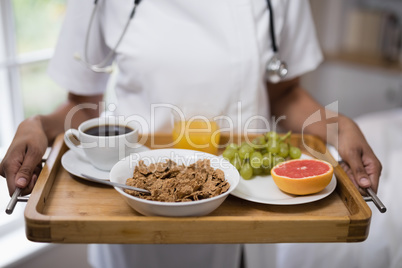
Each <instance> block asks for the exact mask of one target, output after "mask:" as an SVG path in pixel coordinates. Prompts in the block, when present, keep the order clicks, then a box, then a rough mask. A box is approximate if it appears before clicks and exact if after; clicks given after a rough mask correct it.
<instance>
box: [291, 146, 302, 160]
mask: <svg viewBox="0 0 402 268" xmlns="http://www.w3.org/2000/svg"><path fill="white" fill-rule="evenodd" d="M289 155H290V157H291V158H292V159H298V158H300V156H301V151H300V149H299V148H298V147H294V146H290V149H289Z"/></svg>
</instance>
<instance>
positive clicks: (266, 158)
mask: <svg viewBox="0 0 402 268" xmlns="http://www.w3.org/2000/svg"><path fill="white" fill-rule="evenodd" d="M261 166H262V167H263V168H270V167H271V166H272V154H271V153H266V154H264V155H263V156H262V165H261Z"/></svg>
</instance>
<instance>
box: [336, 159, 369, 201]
mask: <svg viewBox="0 0 402 268" xmlns="http://www.w3.org/2000/svg"><path fill="white" fill-rule="evenodd" d="M339 164H340V166H341V167H342V169H343V170H344V171H345V173H346V175H348V177H349V179H350V180H351V181H352V183H353V184H354V186H355V187H356V188H357V189H358V190H359V192H360V194H362V195H367V193H366V192H365V191H363V189H361V188H360V186H359V184H358V183H357V182H356V180H355V177H354V175H353V172H352V169H351V168H350V167H349V166H348V165H347V164H346V163H345V162H343V161H342V162H340V163H339Z"/></svg>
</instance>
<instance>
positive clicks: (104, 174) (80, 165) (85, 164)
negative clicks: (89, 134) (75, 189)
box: [61, 146, 150, 180]
mask: <svg viewBox="0 0 402 268" xmlns="http://www.w3.org/2000/svg"><path fill="white" fill-rule="evenodd" d="M149 150H150V149H149V148H148V147H146V146H141V147H139V148H138V149H137V152H136V153H139V152H144V151H149ZM61 165H62V166H63V167H64V169H65V170H66V171H67V172H68V173H70V174H72V175H74V176H77V177H79V178H82V179H85V178H84V177H82V175H81V174H82V173H84V174H87V175H90V176H93V177H95V178H98V179H101V180H109V171H106V170H100V169H97V168H96V167H94V166H92V165H91V164H90V163H89V161H88V160H86V159H83V158H81V157H80V156H79V155H77V154H76V153H75V152H73V151H72V150H68V151H67V152H65V153H64V155H63V156H62V157H61Z"/></svg>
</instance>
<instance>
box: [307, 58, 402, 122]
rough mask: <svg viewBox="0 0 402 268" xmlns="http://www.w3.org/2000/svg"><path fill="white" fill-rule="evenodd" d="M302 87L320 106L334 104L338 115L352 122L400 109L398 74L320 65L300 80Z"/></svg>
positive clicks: (401, 88)
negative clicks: (362, 116)
mask: <svg viewBox="0 0 402 268" xmlns="http://www.w3.org/2000/svg"><path fill="white" fill-rule="evenodd" d="M302 84H303V86H304V87H305V88H306V89H307V90H308V91H309V92H310V94H312V95H313V96H314V97H315V98H316V99H317V100H318V101H319V102H320V103H321V104H322V105H324V106H325V105H328V104H330V103H332V102H334V101H338V105H339V106H338V107H339V112H341V113H343V114H345V115H347V116H349V117H352V118H354V117H357V116H360V115H364V114H367V113H371V112H378V111H382V110H389V109H393V108H396V107H402V78H401V75H400V74H399V73H392V72H387V71H383V70H379V69H374V68H369V67H361V66H355V65H351V64H347V63H336V62H324V63H323V64H322V65H321V66H320V67H319V68H318V69H317V70H316V71H314V72H311V73H310V74H308V75H306V76H305V77H303V79H302Z"/></svg>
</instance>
